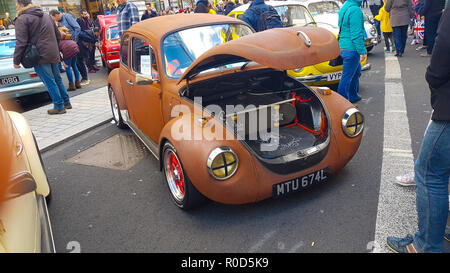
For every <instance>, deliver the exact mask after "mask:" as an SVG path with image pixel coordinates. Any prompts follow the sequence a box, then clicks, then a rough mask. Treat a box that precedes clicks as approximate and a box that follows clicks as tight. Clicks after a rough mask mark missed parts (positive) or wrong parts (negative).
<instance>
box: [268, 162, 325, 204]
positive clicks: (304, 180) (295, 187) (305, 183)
mask: <svg viewBox="0 0 450 273" xmlns="http://www.w3.org/2000/svg"><path fill="white" fill-rule="evenodd" d="M329 175H330V168H329V167H326V168H324V169H321V170H318V171H315V172H313V173H310V174H307V175H304V176H302V177H299V178H294V179H291V180H289V181H285V182H281V183H278V184H275V185H273V186H272V196H273V197H279V196H284V195H287V194H290V193H293V192H298V191H301V190H303V189H305V188H308V187H310V186H311V185H315V184H319V183H321V182H324V181H326V180H327V179H328V176H329Z"/></svg>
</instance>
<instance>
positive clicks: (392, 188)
mask: <svg viewBox="0 0 450 273" xmlns="http://www.w3.org/2000/svg"><path fill="white" fill-rule="evenodd" d="M385 61H386V76H385V96H384V104H385V108H384V140H383V162H382V168H381V183H380V193H379V197H378V198H379V199H378V211H377V220H376V227H375V243H374V244H373V247H374V248H373V252H389V250H388V249H387V247H386V237H388V236H395V237H405V236H406V234H408V233H409V234H414V232H416V230H417V213H416V196H415V187H413V188H411V187H410V188H405V187H401V186H399V185H397V184H394V183H393V182H394V180H395V177H396V176H398V175H403V174H405V173H408V172H412V171H413V170H414V157H413V155H412V149H411V135H410V132H409V124H408V117H407V112H406V102H405V94H404V89H403V84H402V77H401V70H400V64H399V62H398V59H397V58H395V57H393V56H392V55H391V54H386V57H385Z"/></svg>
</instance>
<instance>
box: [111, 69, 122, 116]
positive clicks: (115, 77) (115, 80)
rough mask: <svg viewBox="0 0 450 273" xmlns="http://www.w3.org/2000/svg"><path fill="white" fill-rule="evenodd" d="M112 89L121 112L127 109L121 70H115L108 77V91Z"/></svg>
mask: <svg viewBox="0 0 450 273" xmlns="http://www.w3.org/2000/svg"><path fill="white" fill-rule="evenodd" d="M109 88H111V89H112V90H113V92H114V94H115V95H116V99H117V102H118V104H119V109H120V110H126V109H127V103H126V101H125V96H124V94H123V90H122V87H121V85H120V77H119V69H113V70H112V71H111V72H110V73H109V75H108V89H109Z"/></svg>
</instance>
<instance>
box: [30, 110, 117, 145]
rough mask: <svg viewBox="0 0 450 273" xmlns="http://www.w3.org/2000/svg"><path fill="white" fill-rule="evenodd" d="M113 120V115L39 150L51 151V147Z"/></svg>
mask: <svg viewBox="0 0 450 273" xmlns="http://www.w3.org/2000/svg"><path fill="white" fill-rule="evenodd" d="M111 120H112V117H111V118H108V119H106V120H104V121H101V122H99V123H97V124H94V125H92V126H90V127H88V128H86V129H83V130H81V131H79V132H77V133H76V134H73V135H70V136H67V137H66V138H64V139H61V140H59V141H57V142H55V143H52V144H50V145H47V146H45V147H43V148H39V151H40V152H41V153H45V152H47V151H49V150H51V149H53V148H55V147H57V146H59V145H61V144H62V143H64V142H66V141H69V140H72V139H74V138H76V137H78V136H80V135H82V134H84V133H86V132H88V131H91V130H93V129H95V128H97V127H100V126H101V125H103V124H106V123H108V122H110V121H111Z"/></svg>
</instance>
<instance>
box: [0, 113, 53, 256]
mask: <svg viewBox="0 0 450 273" xmlns="http://www.w3.org/2000/svg"><path fill="white" fill-rule="evenodd" d="M0 147H1V149H0V166H2V167H1V168H0V253H18V252H19V253H30V252H31V253H36V252H51V253H52V252H55V245H54V241H53V234H52V229H51V224H50V218H49V214H48V210H47V199H48V198H49V197H50V187H49V184H48V181H47V176H46V174H45V171H44V168H43V166H42V159H41V157H40V153H39V150H38V149H37V145H36V141H35V139H34V137H33V134H32V132H31V130H30V127H29V126H28V123H27V121H26V120H25V118H24V117H23V116H22V115H21V114H19V113H16V112H7V111H5V110H4V109H3V107H2V106H1V105H0Z"/></svg>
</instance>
